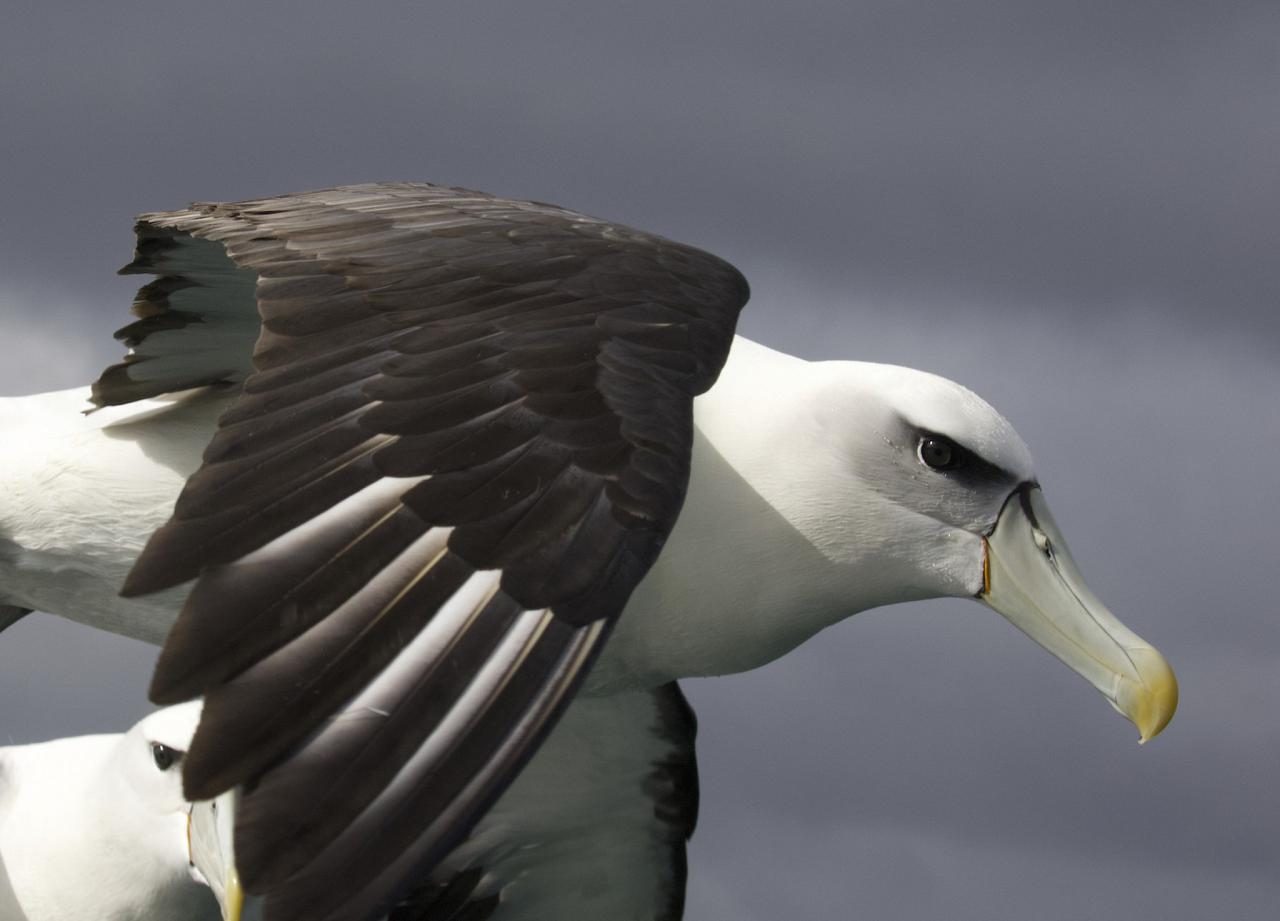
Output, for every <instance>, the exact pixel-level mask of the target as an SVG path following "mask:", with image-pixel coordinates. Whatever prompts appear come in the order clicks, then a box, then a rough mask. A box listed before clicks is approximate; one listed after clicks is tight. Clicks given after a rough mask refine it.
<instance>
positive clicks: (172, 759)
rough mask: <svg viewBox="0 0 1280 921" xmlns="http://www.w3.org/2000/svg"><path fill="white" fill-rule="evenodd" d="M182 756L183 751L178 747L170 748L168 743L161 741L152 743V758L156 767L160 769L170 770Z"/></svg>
mask: <svg viewBox="0 0 1280 921" xmlns="http://www.w3.org/2000/svg"><path fill="white" fill-rule="evenodd" d="M181 758H182V752H180V751H178V750H177V749H176V748H170V747H169V746H168V745H162V744H160V743H159V742H152V743H151V760H152V761H154V762H155V763H156V767H158V768H159V769H160V770H162V771H167V770H169V768H171V767H173V766H174V764H175V763H177V761H178V760H179V759H181Z"/></svg>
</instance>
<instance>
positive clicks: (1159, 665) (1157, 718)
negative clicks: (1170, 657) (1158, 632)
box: [1125, 646, 1178, 745]
mask: <svg viewBox="0 0 1280 921" xmlns="http://www.w3.org/2000/svg"><path fill="white" fill-rule="evenodd" d="M1130 655H1131V656H1132V657H1133V660H1134V664H1135V665H1136V666H1137V667H1138V673H1139V675H1140V676H1141V678H1142V684H1141V685H1140V686H1134V687H1133V693H1132V695H1131V699H1130V700H1129V701H1127V703H1128V706H1127V707H1126V708H1125V712H1126V713H1127V714H1128V716H1129V718H1130V719H1131V720H1133V724H1134V725H1135V726H1137V727H1138V735H1139V739H1138V744H1140V745H1141V744H1145V743H1147V742H1149V741H1150V740H1151V739H1154V738H1155V737H1156V736H1158V735H1159V734H1160V733H1161V731H1162V730H1163V729H1164V727H1166V726H1168V725H1169V721H1170V720H1171V719H1173V714H1174V711H1176V710H1177V709H1178V679H1177V678H1176V677H1175V676H1174V674H1173V669H1172V668H1170V667H1169V663H1168V662H1166V661H1165V659H1164V656H1162V655H1160V653H1158V652H1156V651H1155V650H1154V649H1152V648H1151V647H1149V646H1148V647H1145V648H1141V649H1134V650H1130Z"/></svg>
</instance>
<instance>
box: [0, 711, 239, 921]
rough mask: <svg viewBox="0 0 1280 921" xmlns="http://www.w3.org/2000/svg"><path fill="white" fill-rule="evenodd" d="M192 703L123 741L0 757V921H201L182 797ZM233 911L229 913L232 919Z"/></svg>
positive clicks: (60, 744)
mask: <svg viewBox="0 0 1280 921" xmlns="http://www.w3.org/2000/svg"><path fill="white" fill-rule="evenodd" d="M199 714H200V704H199V702H195V703H189V704H182V705H180V706H177V707H170V708H168V709H165V710H160V711H157V712H155V713H153V714H151V715H150V716H148V717H147V718H146V719H144V720H142V721H141V722H139V723H138V724H137V725H135V726H134V727H133V728H132V729H130V730H129V731H128V732H125V733H122V734H121V733H116V734H111V735H88V736H77V737H73V738H66V739H55V740H53V741H51V742H39V743H35V744H32V745H14V746H9V747H6V748H0V921H82V919H83V921H206V919H217V918H218V916H219V906H218V904H217V902H216V901H215V899H214V896H213V895H212V894H211V893H210V890H209V888H208V887H207V886H206V885H205V884H204V881H203V880H202V879H201V877H200V875H199V873H198V872H194V871H193V867H192V863H191V853H190V848H189V841H190V826H191V824H192V822H193V821H194V822H197V823H201V822H208V821H209V818H205V817H204V816H205V814H207V815H208V816H209V817H211V816H212V813H213V808H214V807H213V805H212V804H210V803H203V804H200V805H197V806H195V807H194V808H193V807H192V805H191V804H190V803H188V802H187V801H186V800H185V799H183V796H182V779H181V777H182V770H181V768H182V759H183V757H184V755H185V753H186V750H187V747H188V746H189V744H190V742H191V736H192V734H193V733H194V732H195V728H196V723H197V721H198V720H199ZM233 910H238V908H234V906H233Z"/></svg>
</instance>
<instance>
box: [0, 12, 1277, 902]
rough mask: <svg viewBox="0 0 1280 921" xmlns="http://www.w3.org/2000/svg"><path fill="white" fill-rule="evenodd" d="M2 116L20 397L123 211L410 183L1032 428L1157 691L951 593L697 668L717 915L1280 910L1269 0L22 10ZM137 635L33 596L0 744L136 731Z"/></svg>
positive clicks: (2, 213) (2, 216) (0, 365)
mask: <svg viewBox="0 0 1280 921" xmlns="http://www.w3.org/2000/svg"><path fill="white" fill-rule="evenodd" d="M0 118H2V119H3V122H2V123H0V334H2V335H3V341H4V350H3V354H2V356H0V392H3V393H7V394H19V393H31V392H37V391H41V390H48V389H57V388H66V387H73V386H79V385H82V384H85V383H87V382H88V381H89V380H90V379H91V378H93V377H94V376H96V374H97V372H98V371H99V370H100V368H101V367H102V366H104V365H106V364H107V363H109V362H111V361H113V360H115V359H116V358H117V357H118V356H119V354H120V352H121V350H120V348H119V346H118V344H117V343H114V342H113V341H112V339H111V337H110V333H111V331H112V330H114V329H115V328H117V327H119V326H122V325H124V324H125V323H126V322H128V319H129V318H128V314H127V307H128V304H129V301H130V299H131V297H132V293H133V289H134V287H135V286H136V284H137V281H136V279H135V280H133V281H130V280H128V279H122V278H117V277H116V276H115V275H114V274H113V272H114V270H115V269H116V268H117V267H119V266H120V265H122V264H123V263H125V262H126V261H127V260H128V259H129V257H130V253H131V248H132V236H131V233H130V222H131V219H132V216H133V215H134V214H135V213H137V212H139V211H145V210H157V209H169V208H176V207H181V206H183V205H185V204H186V203H187V202H188V201H191V200H230V199H238V198H246V197H251V196H257V195H265V194H272V193H278V192H285V191H295V190H301V189H308V188H315V187H322V186H327V185H333V184H339V183H349V182H361V181H369V180H377V179H427V180H432V181H435V182H440V183H445V184H452V185H462V186H467V187H472V188H478V189H483V190H486V191H490V192H496V193H501V194H505V195H511V196H517V197H530V198H537V199H540V200H544V201H552V202H555V203H557V204H561V205H565V206H568V207H572V208H576V209H578V210H581V211H585V212H587V213H590V214H595V215H597V216H601V217H606V218H611V219H616V220H618V221H621V222H625V223H628V224H632V225H635V226H638V227H641V228H644V229H647V230H651V231H655V232H658V233H662V234H665V235H667V236H670V237H673V238H675V239H678V240H682V241H685V242H689V243H693V244H696V245H699V246H702V247H704V248H706V249H709V250H712V251H714V252H716V253H718V254H719V255H721V256H724V257H726V258H728V259H729V260H731V261H733V262H734V263H735V264H736V265H737V266H738V267H739V268H741V269H742V270H743V272H744V273H745V274H746V275H747V276H748V278H749V279H750V280H751V283H752V286H753V291H754V294H753V298H752V303H751V306H750V307H749V308H748V310H747V312H746V313H745V314H744V318H743V323H742V331H743V332H744V333H745V334H747V335H749V336H751V337H753V338H757V339H759V340H761V341H763V342H765V343H767V344H769V345H771V346H774V347H777V348H781V349H785V350H789V351H792V352H795V353H798V354H800V355H803V356H805V357H808V358H815V359H817V358H861V359H868V360H874V361H884V362H893V363H898V364H904V365H911V366H914V367H919V368H924V369H928V370H931V371H934V372H937V373H940V374H943V375H946V376H948V377H952V378H954V379H956V380H958V381H961V382H962V383H965V384H966V385H968V386H970V387H971V388H973V389H974V390H976V391H977V392H978V393H980V394H981V395H983V396H984V397H986V398H987V399H988V400H989V401H990V402H991V403H992V404H994V405H995V406H996V407H997V408H999V409H1001V410H1002V411H1003V412H1004V414H1005V415H1006V416H1008V418H1009V419H1010V420H1012V421H1013V423H1014V425H1015V426H1016V427H1017V428H1018V430H1019V431H1020V432H1021V434H1022V435H1023V437H1024V439H1025V440H1026V441H1027V443H1028V444H1029V445H1030V446H1031V449H1032V451H1033V453H1034V454H1035V456H1036V458H1037V461H1038V465H1039V471H1040V478H1041V481H1042V482H1043V484H1044V486H1045V490H1046V495H1047V496H1048V498H1049V500H1050V503H1051V505H1052V507H1053V509H1054V513H1055V515H1056V517H1057V519H1058V522H1059V524H1060V525H1061V526H1062V528H1063V531H1064V533H1065V534H1066V535H1067V537H1068V539H1069V540H1070V541H1071V546H1072V550H1073V552H1074V554H1075V557H1076V559H1077V561H1078V562H1079V563H1080V564H1081V567H1082V569H1083V571H1084V573H1085V575H1086V576H1087V577H1088V578H1089V580H1090V583H1091V585H1092V587H1093V588H1094V590H1095V591H1096V592H1097V594H1098V595H1099V596H1101V597H1102V598H1103V599H1104V600H1105V601H1106V602H1107V603H1108V605H1109V606H1110V607H1111V609H1112V610H1113V611H1114V612H1115V613H1116V614H1117V615H1118V616H1119V617H1121V619H1123V620H1124V621H1125V622H1126V623H1128V624H1129V625H1130V626H1131V627H1132V628H1133V629H1134V630H1136V631H1137V632H1138V633H1139V634H1141V635H1142V636H1143V637H1145V638H1147V639H1149V640H1150V641H1151V642H1152V643H1154V644H1155V645H1156V646H1157V647H1159V648H1160V649H1161V650H1162V651H1163V652H1164V653H1165V654H1166V656H1167V657H1168V658H1169V660H1170V661H1171V662H1172V664H1173V666H1174V668H1175V669H1176V670H1177V672H1178V676H1179V679H1180V681H1181V685H1182V706H1181V709H1180V711H1179V713H1178V715H1177V717H1176V718H1175V719H1174V721H1173V723H1172V725H1171V726H1170V727H1169V729H1168V730H1167V731H1166V732H1165V734H1164V735H1163V736H1161V737H1160V738H1158V739H1157V740H1155V741H1154V742H1152V743H1151V744H1149V745H1147V746H1144V747H1143V748H1141V749H1139V747H1138V746H1137V745H1136V744H1135V742H1136V732H1134V730H1133V729H1132V727H1130V726H1129V725H1128V724H1127V723H1125V722H1124V721H1123V720H1122V719H1120V718H1118V717H1117V716H1115V715H1114V714H1113V713H1112V712H1111V711H1110V709H1109V708H1108V707H1107V706H1106V704H1105V702H1104V701H1103V700H1102V699H1101V698H1100V697H1099V696H1098V695H1097V694H1096V693H1095V692H1094V691H1093V690H1092V689H1091V688H1089V687H1088V686H1087V685H1086V684H1085V683H1084V682H1083V681H1081V680H1080V679H1079V678H1077V677H1076V676H1075V675H1073V674H1071V673H1070V672H1068V671H1067V670H1066V669H1065V668H1063V667H1062V666H1061V665H1059V664H1058V663H1057V662H1055V661H1053V660H1052V659H1051V658H1050V657H1049V656H1048V655H1046V654H1045V653H1043V652H1042V651H1040V650H1039V649H1037V648H1036V647H1035V646H1034V645H1033V644H1032V643H1031V642H1030V641H1028V640H1027V639H1025V638H1024V637H1023V636H1022V635H1021V634H1019V633H1017V632H1016V631H1015V630H1014V629H1013V628H1011V627H1010V626H1009V625H1008V624H1006V623H1004V622H1003V621H1002V620H1001V619H1000V618H999V617H998V616H997V615H995V614H994V613H992V612H991V611H989V610H987V609H986V608H983V607H981V606H979V605H976V604H973V603H970V602H962V601H947V602H943V601H936V602H929V603H923V604H915V605H908V606H898V607H893V608H887V609H881V610H877V611H871V612H867V613H864V614H861V615H859V616H857V617H855V618H852V619H851V620H849V621H847V622H845V623H843V624H840V625H839V626H837V627H835V628H832V629H830V630H828V631H826V632H825V633H823V634H821V635H819V636H818V637H817V638H816V639H814V640H812V641H811V642H810V643H809V644H807V645H806V646H805V647H803V648H801V649H800V650H798V651H796V652H795V653H793V654H792V655H790V656H788V657H787V658H785V659H784V660H782V661H779V662H777V663H775V664H773V665H771V666H768V667H766V668H764V669H761V670H759V671H757V672H754V673H751V674H747V675H742V676H736V677H729V678H720V679H710V680H700V681H690V682H687V685H686V690H687V693H688V695H689V696H690V698H691V700H692V702H693V703H694V705H695V707H696V708H697V710H698V712H699V715H700V718H701V727H702V729H701V735H700V745H699V756H700V760H701V767H702V779H703V812H702V819H701V825H700V828H699V831H698V833H697V835H696V836H695V838H694V840H693V844H692V849H691V873H690V885H689V907H688V911H687V917H688V918H689V919H690V921H773V919H777V918H804V919H810V918H812V919H818V918H822V919H830V918H867V919H877V921H898V919H901V921H925V919H948V921H967V919H975V921H976V919H982V921H990V919H992V918H996V919H1005V918H1009V919H1012V918H1019V919H1024V918H1025V919H1036V921H1068V919H1070V921H1077V919H1080V918H1082V917H1090V918H1093V917H1109V918H1110V917H1115V918H1120V917H1123V918H1127V919H1134V921H1137V919H1160V921H1167V919H1170V918H1174V919H1181V918H1206V917H1215V918H1217V917H1230V918H1233V919H1251V918H1271V917H1274V912H1275V907H1276V905H1277V904H1280V873H1277V870H1278V869H1280V793H1277V785H1276V781H1275V777H1276V770H1277V765H1278V764H1280V719H1277V716H1276V714H1277V712H1280V618H1278V617H1277V613H1276V607H1277V605H1276V601H1275V598H1276V594H1275V589H1274V581H1275V576H1276V572H1277V564H1278V563H1280V555H1278V554H1277V550H1276V547H1277V542H1276V533H1277V522H1276V517H1277V514H1278V512H1280V502H1277V488H1276V474H1275V471H1274V470H1273V469H1272V468H1273V466H1274V465H1275V463H1276V461H1277V460H1280V412H1278V411H1277V404H1278V398H1280V320H1278V319H1277V311H1276V304H1277V297H1278V296H1280V259H1278V258H1277V257H1276V248H1277V244H1280V179H1278V173H1277V166H1276V165H1277V163H1280V6H1277V5H1276V4H1275V3H1274V0H1269V2H1258V3H1248V2H1231V0H1220V2H1217V3H1213V4H1207V3H1199V2H1170V0H1163V2H1151V0H1129V2H1126V3H1122V4H1118V3H1114V2H1102V0H1074V2H1054V3H1045V2H1037V0H1004V2H941V0H938V2H912V0H884V2H863V0H838V2H837V0H832V2H820V0H792V2H789V3H786V4H780V3H776V2H775V3H763V2H761V3H756V2H729V0H682V2H678V3H677V2H670V0H649V2H647V3H644V4H636V3H625V4H620V3H611V2H604V0H590V2H586V0H545V2H538V3H529V2H520V0H507V2H491V0H470V2H454V0H443V2H433V3H430V4H426V3H421V2H403V3H380V2H366V3H362V4H359V5H355V4H340V3H317V2H308V3H301V2H297V3H283V2H255V3H243V4H242V3H232V2H226V3H219V4H208V3H201V4H194V3H191V4H188V3H181V2H173V0H168V2H164V3H158V2H136V0H120V2H116V3H111V4H102V3H74V2H59V3H56V4H40V5H37V4H11V5H10V7H9V8H8V9H7V10H6V14H5V23H4V27H3V29H2V30H0ZM21 450H22V446H21V445H18V444H3V445H0V463H3V459H4V456H5V455H6V454H7V453H10V452H18V451H21ZM154 657H155V650H154V649H151V648H148V647H145V646H143V645H141V644H138V643H134V642H131V641H126V640H123V639H119V638H116V637H112V636H109V635H105V634H99V633H95V632H94V631H92V630H90V629H88V628H84V627H80V626H76V625H73V624H71V623H68V622H64V621H61V620H58V619H55V618H53V617H49V616H43V615H40V616H32V617H30V618H27V619H26V620H25V621H23V622H21V623H19V624H18V625H17V626H15V627H14V628H12V630H10V631H8V632H6V633H5V634H4V635H3V637H0V742H23V741H31V740H36V739H43V738H48V737H52V736H56V735H66V734H71V733H80V732H93V731H105V730H116V729H123V728H124V727H126V726H127V725H128V724H130V723H132V722H133V721H134V720H136V719H137V718H138V717H140V716H141V715H143V714H144V713H145V712H146V711H147V710H148V704H147V702H146V699H145V687H146V683H147V680H148V676H149V671H150V668H151V664H152V662H153V660H154Z"/></svg>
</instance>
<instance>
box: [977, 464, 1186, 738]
mask: <svg viewBox="0 0 1280 921" xmlns="http://www.w3.org/2000/svg"><path fill="white" fill-rule="evenodd" d="M984 549H985V551H986V559H985V565H984V572H983V591H982V593H981V594H980V595H979V596H978V599H979V600H980V601H982V602H984V603H986V604H988V605H990V606H991V607H993V608H995V609H996V610H997V611H999V612H1000V613H1001V614H1003V615H1004V616H1005V617H1006V618H1007V619H1008V620H1009V621H1010V622H1011V623H1012V624H1013V625H1014V626H1015V627H1017V628H1018V629H1019V630H1021V631H1023V632H1024V633H1026V634H1027V635H1028V636H1029V637H1031V638H1032V639H1033V640H1035V641H1036V642H1037V643H1039V644H1040V645H1041V646H1043V647H1044V648H1045V649H1047V650H1048V651H1049V652H1051V653H1053V654H1054V655H1055V656H1057V657H1058V658H1059V659H1061V660H1062V661H1063V662H1064V663H1065V664H1066V665H1067V666H1068V667H1069V668H1071V669H1072V670H1073V671H1075V672H1076V673H1077V674H1079V675H1080V676H1081V677H1083V678H1084V679H1085V680H1086V681H1088V682H1089V683H1090V684H1092V685H1093V686H1094V687H1095V688H1097V689H1098V690H1099V691H1101V692H1102V695H1103V696H1104V697H1106V698H1107V700H1109V701H1111V705H1112V706H1113V707H1115V708H1116V709H1117V710H1119V711H1120V712H1121V713H1123V714H1124V715H1125V716H1126V717H1128V718H1129V720H1130V721H1132V722H1133V724H1134V725H1135V726H1137V727H1138V733H1139V735H1140V739H1139V741H1141V742H1145V741H1147V740H1148V739H1150V738H1153V737H1154V736H1156V735H1157V734H1158V733H1159V732H1160V730H1162V729H1164V727H1165V726H1166V725H1167V724H1168V723H1169V720H1170V719H1172V717H1173V711H1174V710H1175V709H1176V708H1177V706H1178V682H1177V679H1175V678H1174V676H1173V670H1172V669H1171V668H1169V664H1168V663H1167V662H1165V660H1164V657H1163V656H1161V655H1160V653H1158V652H1156V650H1155V649H1154V648H1152V646H1151V645H1150V644H1149V643H1147V642H1146V641H1145V640H1143V639H1142V638H1141V637H1139V636H1137V635H1136V634H1135V633H1133V631H1131V630H1130V629H1129V628H1128V627H1126V626H1125V625H1124V624H1122V623H1120V621H1118V620H1117V619H1116V618H1115V616H1114V615H1113V614H1112V613H1111V612H1110V611H1108V610H1107V609H1106V607H1104V606H1103V604H1102V602H1101V601H1099V600H1098V599H1097V598H1096V597H1094V594H1093V593H1092V592H1091V591H1089V588H1088V586H1086V585H1085V584H1084V580H1083V579H1082V578H1081V577H1080V571H1079V570H1078V569H1077V568H1076V564H1075V561H1074V560H1072V559H1071V554H1070V553H1069V552H1068V550H1067V545H1066V542H1065V541H1064V540H1063V539H1062V535H1061V533H1060V532H1059V531H1058V526H1057V525H1056V524H1055V523H1054V521H1053V516H1052V515H1050V514H1049V507H1048V506H1047V505H1046V504H1045V501H1044V494H1043V493H1041V491H1040V488H1039V487H1038V486H1033V485H1031V484H1025V485H1023V486H1021V487H1019V488H1018V489H1017V490H1016V491H1015V492H1014V493H1013V495H1012V496H1010V497H1009V500H1008V502H1006V503H1005V506H1004V508H1003V509H1002V510H1001V512H1000V517H999V518H998V519H997V521H996V526H995V530H994V531H992V532H991V535H990V536H989V537H988V538H986V545H985V548H984Z"/></svg>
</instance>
